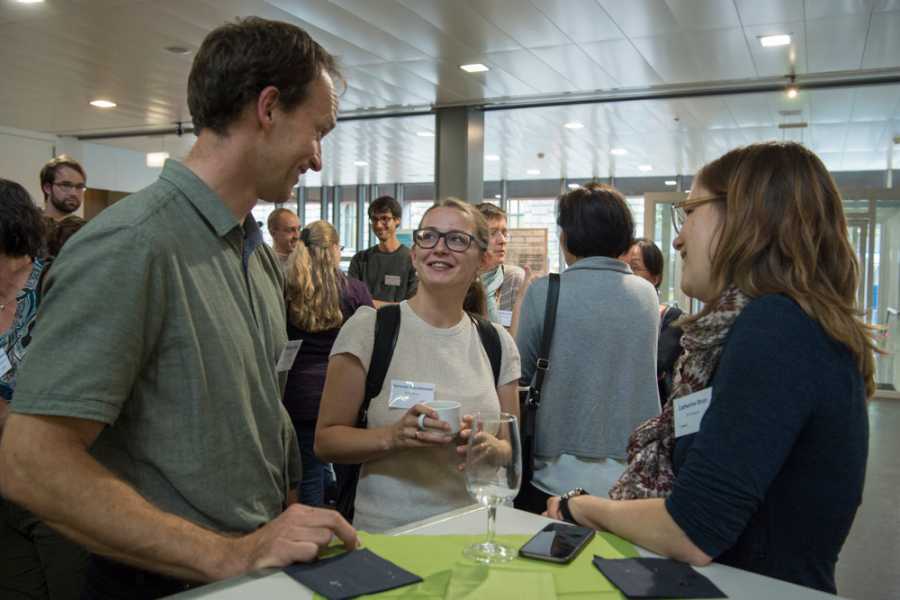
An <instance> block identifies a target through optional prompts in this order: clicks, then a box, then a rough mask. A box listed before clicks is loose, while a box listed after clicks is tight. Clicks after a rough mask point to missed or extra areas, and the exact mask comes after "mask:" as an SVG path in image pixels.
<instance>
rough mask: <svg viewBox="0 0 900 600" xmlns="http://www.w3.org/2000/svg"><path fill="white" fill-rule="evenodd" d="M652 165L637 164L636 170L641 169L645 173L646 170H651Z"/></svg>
mask: <svg viewBox="0 0 900 600" xmlns="http://www.w3.org/2000/svg"><path fill="white" fill-rule="evenodd" d="M652 170H653V165H638V171H643V172H644V173H646V172H647V171H652Z"/></svg>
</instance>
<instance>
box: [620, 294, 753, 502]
mask: <svg viewBox="0 0 900 600" xmlns="http://www.w3.org/2000/svg"><path fill="white" fill-rule="evenodd" d="M748 302H750V297H749V296H747V295H746V294H744V293H743V292H742V291H740V290H739V289H737V288H736V287H730V288H728V289H726V290H725V291H724V292H723V293H722V295H721V296H719V299H718V300H717V301H716V304H715V307H714V308H713V310H712V311H711V312H709V314H707V315H704V316H703V317H701V318H700V319H698V320H696V321H694V322H692V323H688V324H687V325H685V326H684V335H683V336H682V337H681V345H682V346H683V347H684V353H682V355H681V357H680V358H679V359H678V363H677V364H676V365H675V382H674V385H673V388H672V394H671V396H670V399H669V402H668V403H667V404H666V406H665V408H664V409H663V411H662V414H660V415H659V416H656V417H653V418H652V419H648V420H646V421H644V422H643V423H641V424H640V425H639V426H638V427H637V429H635V430H634V431H633V432H632V434H631V436H630V437H629V438H628V467H626V469H625V472H624V473H622V476H621V477H620V478H619V480H618V481H617V482H616V483H615V485H613V487H612V488H610V490H609V497H610V498H612V499H613V500H634V499H636V498H665V497H666V496H668V495H669V494H670V493H672V484H673V482H674V481H675V473H674V470H673V467H672V455H673V452H674V450H675V419H674V412H673V406H674V404H675V398H679V397H681V396H686V395H688V394H691V393H693V392H696V391H699V390H702V389H703V388H705V387H707V386H709V382H710V380H711V379H712V375H713V373H714V372H715V370H716V366H717V365H718V364H719V357H720V356H721V355H722V349H723V347H724V344H725V338H727V337H728V332H729V331H731V326H732V325H733V324H734V321H735V319H737V317H738V315H739V314H741V311H742V310H744V307H745V306H747V303H748Z"/></svg>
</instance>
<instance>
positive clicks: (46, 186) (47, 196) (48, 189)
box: [41, 183, 53, 201]
mask: <svg viewBox="0 0 900 600" xmlns="http://www.w3.org/2000/svg"><path fill="white" fill-rule="evenodd" d="M41 190H42V191H43V192H44V201H48V200H50V192H51V191H52V190H53V185H52V184H50V183H45V184H44V185H42V186H41Z"/></svg>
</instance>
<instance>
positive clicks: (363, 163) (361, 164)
mask: <svg viewBox="0 0 900 600" xmlns="http://www.w3.org/2000/svg"><path fill="white" fill-rule="evenodd" d="M353 164H354V165H356V166H357V167H368V166H369V163H367V162H366V161H364V160H355V161H353Z"/></svg>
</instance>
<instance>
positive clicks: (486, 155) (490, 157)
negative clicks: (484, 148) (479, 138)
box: [484, 154, 500, 160]
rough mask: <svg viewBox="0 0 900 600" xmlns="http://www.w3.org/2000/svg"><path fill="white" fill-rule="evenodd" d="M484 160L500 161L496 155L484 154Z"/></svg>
mask: <svg viewBox="0 0 900 600" xmlns="http://www.w3.org/2000/svg"><path fill="white" fill-rule="evenodd" d="M484 160H500V157H499V156H497V155H496V154H485V155H484Z"/></svg>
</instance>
